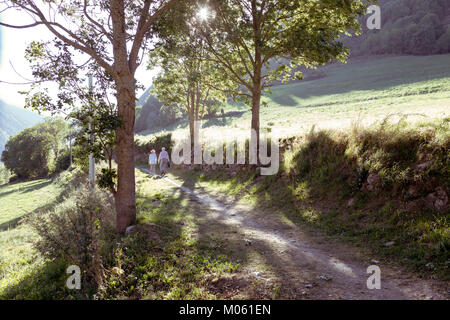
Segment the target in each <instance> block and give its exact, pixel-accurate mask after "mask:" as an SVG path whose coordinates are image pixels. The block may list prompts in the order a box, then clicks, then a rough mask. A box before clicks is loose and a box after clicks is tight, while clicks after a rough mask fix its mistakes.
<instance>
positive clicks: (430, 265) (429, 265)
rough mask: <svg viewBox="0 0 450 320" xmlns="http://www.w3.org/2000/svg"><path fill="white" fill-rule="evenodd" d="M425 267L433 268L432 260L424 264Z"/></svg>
mask: <svg viewBox="0 0 450 320" xmlns="http://www.w3.org/2000/svg"><path fill="white" fill-rule="evenodd" d="M425 267H426V268H428V269H430V270H433V269H434V264H433V263H432V262H428V263H427V264H426V265H425Z"/></svg>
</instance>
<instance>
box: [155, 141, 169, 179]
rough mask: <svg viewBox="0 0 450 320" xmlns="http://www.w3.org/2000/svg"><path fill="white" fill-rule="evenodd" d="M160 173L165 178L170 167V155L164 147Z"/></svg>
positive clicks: (159, 160)
mask: <svg viewBox="0 0 450 320" xmlns="http://www.w3.org/2000/svg"><path fill="white" fill-rule="evenodd" d="M158 162H159V171H161V175H162V176H164V175H165V174H166V172H167V168H168V167H169V166H170V159H169V154H168V153H167V151H166V148H164V147H162V148H161V152H160V154H159V159H158Z"/></svg>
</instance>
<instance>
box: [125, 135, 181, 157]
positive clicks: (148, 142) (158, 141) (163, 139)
mask: <svg viewBox="0 0 450 320" xmlns="http://www.w3.org/2000/svg"><path fill="white" fill-rule="evenodd" d="M134 144H135V149H136V151H137V152H138V153H141V154H149V153H150V151H152V149H155V150H156V151H157V152H159V151H161V148H162V147H165V148H166V151H167V152H168V153H169V154H170V153H171V151H172V147H173V144H174V143H173V141H172V133H166V134H161V135H156V136H146V137H139V138H137V139H136V140H135V142H134Z"/></svg>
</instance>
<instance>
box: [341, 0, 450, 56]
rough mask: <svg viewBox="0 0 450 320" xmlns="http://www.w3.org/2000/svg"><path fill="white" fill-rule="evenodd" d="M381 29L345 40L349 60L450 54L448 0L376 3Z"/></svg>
mask: <svg viewBox="0 0 450 320" xmlns="http://www.w3.org/2000/svg"><path fill="white" fill-rule="evenodd" d="M378 5H380V7H381V29H380V30H368V29H367V26H366V23H365V20H363V21H361V22H362V25H363V34H362V35H361V36H360V37H353V38H349V39H346V40H345V43H346V44H347V45H348V46H349V47H350V49H351V55H352V56H364V55H379V54H411V55H429V54H441V53H450V0H426V1H425V0H390V1H387V0H379V1H378Z"/></svg>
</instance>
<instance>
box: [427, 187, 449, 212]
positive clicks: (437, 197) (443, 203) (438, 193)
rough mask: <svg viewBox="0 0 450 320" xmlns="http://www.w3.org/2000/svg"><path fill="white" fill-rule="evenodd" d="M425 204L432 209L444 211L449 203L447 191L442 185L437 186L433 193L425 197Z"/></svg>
mask: <svg viewBox="0 0 450 320" xmlns="http://www.w3.org/2000/svg"><path fill="white" fill-rule="evenodd" d="M425 204H426V206H427V207H428V208H430V209H436V210H438V211H442V210H444V209H445V208H446V207H447V204H448V196H447V193H446V192H445V191H444V189H442V188H441V187H437V188H436V190H435V191H434V192H433V193H430V194H429V195H427V196H426V197H425Z"/></svg>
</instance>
